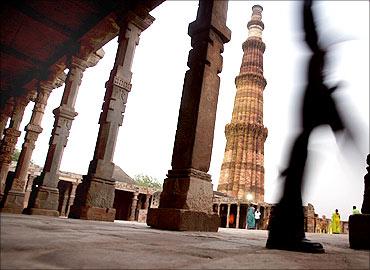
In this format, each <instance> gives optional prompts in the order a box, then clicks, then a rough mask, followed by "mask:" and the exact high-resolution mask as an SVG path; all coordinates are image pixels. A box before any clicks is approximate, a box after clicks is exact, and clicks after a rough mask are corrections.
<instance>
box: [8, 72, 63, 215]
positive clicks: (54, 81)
mask: <svg viewBox="0 0 370 270" xmlns="http://www.w3.org/2000/svg"><path fill="white" fill-rule="evenodd" d="M64 75H65V74H64V73H60V74H58V75H55V74H53V77H52V78H49V79H48V80H44V81H40V82H39V85H38V91H37V95H36V99H35V104H34V108H33V111H32V116H31V120H30V122H29V123H28V125H27V126H26V127H25V131H26V135H25V139H24V142H23V145H22V150H21V153H20V155H19V158H18V163H17V167H16V170H15V173H14V179H13V182H12V184H11V188H10V190H9V192H8V193H7V194H6V197H5V198H4V202H3V204H4V206H3V208H2V211H3V212H11V213H21V212H22V211H23V208H24V199H25V191H26V181H27V177H28V173H27V171H28V167H29V165H30V161H31V157H32V152H33V150H34V148H35V143H36V141H37V138H38V135H39V134H40V133H41V132H42V127H41V121H42V118H43V115H44V111H45V107H46V104H47V101H48V98H49V96H50V93H51V91H52V90H53V89H54V88H58V87H60V86H61V85H62V84H63V83H64V80H65V78H63V77H64Z"/></svg>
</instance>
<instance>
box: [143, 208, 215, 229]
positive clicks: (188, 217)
mask: <svg viewBox="0 0 370 270" xmlns="http://www.w3.org/2000/svg"><path fill="white" fill-rule="evenodd" d="M147 224H148V225H149V226H151V227H152V228H155V229H163V230H174V231H203V232H217V231H218V227H219V226H220V217H219V216H218V215H217V214H213V213H205V212H197V211H192V210H185V209H174V208H149V210H148V216H147Z"/></svg>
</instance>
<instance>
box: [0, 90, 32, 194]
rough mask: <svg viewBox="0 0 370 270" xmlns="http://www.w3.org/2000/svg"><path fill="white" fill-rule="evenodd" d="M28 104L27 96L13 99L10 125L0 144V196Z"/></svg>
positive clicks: (2, 192)
mask: <svg viewBox="0 0 370 270" xmlns="http://www.w3.org/2000/svg"><path fill="white" fill-rule="evenodd" d="M28 102H29V97H28V96H22V97H17V98H15V104H14V107H13V111H12V116H11V119H10V124H9V127H8V128H7V129H5V130H4V137H3V139H2V140H1V144H0V183H1V190H0V193H1V196H3V194H4V189H5V183H6V178H7V176H8V171H9V166H10V163H11V161H12V155H13V153H14V150H15V145H16V144H17V141H18V138H19V136H20V135H21V132H20V131H19V126H20V125H21V122H22V118H23V114H24V110H25V109H26V106H27V104H28Z"/></svg>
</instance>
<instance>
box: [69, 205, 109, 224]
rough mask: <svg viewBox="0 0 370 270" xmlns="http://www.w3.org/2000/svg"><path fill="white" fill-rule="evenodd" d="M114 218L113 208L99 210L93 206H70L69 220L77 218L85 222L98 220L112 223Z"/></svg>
mask: <svg viewBox="0 0 370 270" xmlns="http://www.w3.org/2000/svg"><path fill="white" fill-rule="evenodd" d="M115 216H116V209H114V208H100V207H94V206H75V205H71V207H70V210H69V215H68V217H69V218H79V219H86V220H99V221H110V222H113V221H114V218H115Z"/></svg>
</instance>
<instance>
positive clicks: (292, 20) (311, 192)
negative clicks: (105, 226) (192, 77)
mask: <svg viewBox="0 0 370 270" xmlns="http://www.w3.org/2000/svg"><path fill="white" fill-rule="evenodd" d="M254 4H260V5H262V6H263V8H264V11H263V13H262V16H263V22H264V24H265V30H264V31H263V40H264V42H265V43H266V52H265V54H264V76H265V78H266V80H267V86H266V89H265V91H264V125H265V126H266V127H267V128H268V130H269V134H268V137H267V140H266V143H265V201H266V202H276V201H277V200H278V198H279V188H280V186H281V184H282V182H281V181H280V180H279V179H278V172H279V170H281V169H283V168H284V164H285V158H286V155H287V154H288V153H289V152H290V144H291V140H292V138H294V135H295V132H297V126H298V125H299V122H298V121H297V119H298V118H297V111H296V110H297V109H298V108H299V104H300V100H299V96H300V94H301V93H302V90H303V88H304V83H305V66H306V62H305V61H306V60H307V56H308V52H307V49H306V47H305V44H304V43H302V33H301V32H300V30H301V29H300V17H299V16H300V10H299V5H300V3H299V2H296V1H282V2H278V1H230V2H229V11H228V20H227V25H228V27H229V28H230V29H231V31H232V37H231V41H230V42H229V43H227V44H225V50H224V53H223V59H224V65H223V71H222V73H221V75H220V76H221V86H220V94H219V103H218V109H217V120H216V128H215V137H214V147H213V153H212V162H211V168H210V171H209V173H210V174H211V175H212V179H213V188H214V189H217V184H218V178H219V173H220V168H221V164H222V159H223V155H224V148H225V143H226V139H225V135H224V127H225V124H227V123H228V122H230V120H231V112H232V109H233V103H234V97H235V91H236V88H235V85H234V79H235V76H237V75H238V73H239V68H240V64H241V59H242V54H243V52H242V49H241V44H242V43H243V42H244V41H245V40H246V38H247V33H248V32H247V23H248V21H249V20H250V17H251V14H252V10H251V8H252V6H253V5H254ZM197 6H198V5H197V2H196V1H166V2H165V3H163V4H162V5H161V6H159V7H158V8H156V9H155V10H153V11H152V12H151V14H152V15H153V16H154V17H155V18H156V21H155V22H154V23H153V25H152V26H150V28H148V29H147V30H146V31H145V32H143V33H142V35H141V40H140V44H139V46H138V47H137V50H136V54H135V59H134V64H133V70H132V71H133V78H132V84H133V87H132V91H131V93H130V94H129V98H128V102H127V106H126V112H125V114H124V115H125V116H124V120H123V125H122V127H121V128H120V132H119V137H118V141H117V146H116V152H115V156H114V162H115V163H116V164H117V165H119V166H120V167H121V168H122V169H123V170H125V171H126V172H127V173H128V174H129V175H130V176H134V175H135V174H139V173H144V174H148V175H150V176H153V177H156V178H158V179H159V180H161V181H162V180H163V179H164V178H165V177H166V173H167V170H169V169H170V168H171V167H170V164H171V157H172V148H173V143H174V138H175V132H176V125H177V117H178V110H179V105H180V99H181V93H182V88H183V80H184V74H185V71H186V70H187V66H186V62H187V57H188V52H189V50H190V37H189V36H188V35H187V28H188V24H189V23H190V22H192V21H193V20H194V19H195V17H196V12H197ZM315 8H317V14H316V15H317V21H318V23H319V24H320V26H321V28H320V29H319V31H320V36H321V37H323V38H322V42H323V44H324V45H328V44H333V43H335V44H334V45H333V46H331V52H332V53H331V54H330V63H329V65H328V83H329V84H330V85H332V84H333V83H335V82H337V81H342V82H343V87H342V88H341V89H340V90H338V91H337V93H336V94H335V98H336V99H337V101H338V104H339V105H340V106H341V107H342V109H343V110H342V113H343V116H344V117H345V119H346V120H347V121H348V123H349V124H350V125H351V127H352V128H354V129H355V132H356V136H357V142H358V143H357V144H358V150H357V151H355V150H354V146H353V145H352V144H350V143H347V144H345V145H344V146H343V147H339V146H338V145H337V144H336V141H335V138H334V136H333V134H332V133H331V131H330V129H329V128H326V127H322V128H319V129H317V130H315V132H314V133H313V134H312V137H311V140H310V147H309V160H308V166H307V173H306V175H307V181H306V188H305V192H304V201H305V203H307V202H310V203H312V204H313V205H314V207H315V210H316V213H318V214H319V215H320V216H321V215H323V214H325V215H326V216H331V213H332V212H333V211H334V209H335V208H338V209H339V212H340V213H341V214H342V218H343V219H347V218H348V214H349V213H350V211H351V209H352V205H357V206H358V207H361V204H362V196H363V187H364V184H363V176H364V175H365V173H366V170H365V167H366V165H365V159H366V154H367V153H368V152H369V144H368V138H369V118H368V116H369V75H368V74H369V3H368V1H358V2H355V1H338V2H336V1H328V2H324V1H320V2H318V3H317V5H316V7H315ZM338 42H340V43H338ZM116 48H117V41H116V39H115V40H113V41H111V42H110V43H108V44H107V45H106V46H105V47H104V50H105V52H106V54H105V57H104V58H103V59H102V60H101V61H100V62H99V63H98V65H97V66H96V67H93V68H90V69H88V70H87V71H86V72H85V74H84V77H83V80H82V85H81V87H80V92H79V96H78V98H77V103H76V111H77V112H78V113H79V115H78V116H77V117H76V119H75V121H74V122H73V125H72V129H71V134H70V137H69V141H68V145H67V147H66V149H65V152H64V157H63V161H62V165H61V170H64V171H71V172H75V173H80V174H86V172H87V168H88V165H89V162H90V160H91V159H92V157H93V152H94V147H95V142H96V137H97V133H98V119H99V114H100V109H101V105H102V101H103V97H104V92H105V88H104V84H105V82H106V81H107V80H108V77H109V72H110V70H111V68H112V66H113V62H114V56H115V52H116ZM62 93H63V87H61V88H58V89H56V90H54V91H53V93H52V94H51V97H50V99H49V103H48V106H47V109H46V112H45V116H44V120H43V123H42V126H43V128H44V132H43V133H42V134H41V135H40V136H39V139H38V142H37V144H36V149H35V151H34V153H33V157H32V160H33V161H34V162H35V163H37V164H39V165H41V166H43V165H44V162H45V157H46V153H47V149H48V142H49V137H50V134H51V130H52V126H53V122H54V117H53V114H52V110H53V109H54V108H56V107H58V106H59V103H60V99H61V96H62ZM32 107H33V104H30V105H29V106H28V107H27V110H26V113H25V117H24V120H23V122H22V128H23V127H24V126H25V125H26V124H27V123H28V121H29V118H30V115H31V110H32ZM23 139H24V134H22V137H21V138H20V139H19V141H18V145H17V147H19V148H20V147H21V144H22V143H23Z"/></svg>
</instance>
